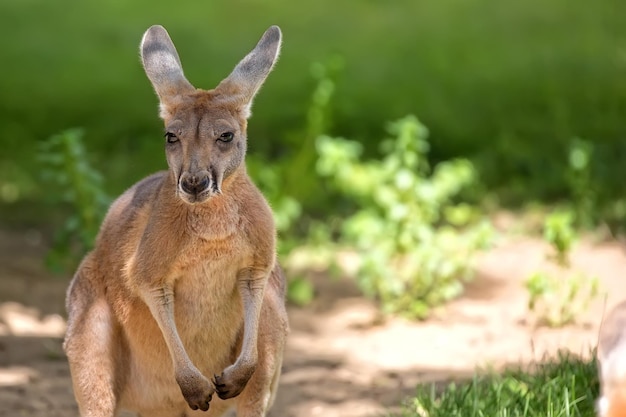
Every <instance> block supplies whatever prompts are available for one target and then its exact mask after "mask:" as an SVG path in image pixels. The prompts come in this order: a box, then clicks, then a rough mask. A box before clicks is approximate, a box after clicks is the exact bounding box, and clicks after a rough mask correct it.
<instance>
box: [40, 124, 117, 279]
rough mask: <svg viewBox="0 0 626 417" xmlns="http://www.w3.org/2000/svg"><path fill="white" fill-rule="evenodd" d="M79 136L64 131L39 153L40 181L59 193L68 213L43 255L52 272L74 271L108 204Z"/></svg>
mask: <svg viewBox="0 0 626 417" xmlns="http://www.w3.org/2000/svg"><path fill="white" fill-rule="evenodd" d="M83 135H84V132H83V131H82V130H81V129H68V130H65V131H63V132H61V133H59V134H57V135H54V136H51V137H50V138H49V139H48V140H46V141H44V142H43V143H42V144H41V147H40V150H39V155H38V156H39V159H40V161H41V163H42V177H43V181H44V182H46V183H47V184H49V185H50V186H51V187H54V188H56V189H57V190H58V191H59V200H60V202H62V203H65V204H68V205H69V206H70V210H71V214H70V215H69V216H68V218H67V220H66V221H65V223H64V224H63V226H62V227H61V228H60V229H59V230H58V231H57V233H56V235H55V237H54V241H53V246H52V249H51V250H50V252H49V253H48V255H47V259H46V261H47V263H48V266H49V267H50V268H51V269H53V270H55V271H67V270H72V269H74V268H75V267H76V265H77V263H78V260H79V259H80V258H81V257H82V256H83V255H84V254H85V252H86V251H88V250H89V249H91V247H92V246H93V243H94V239H95V237H96V234H97V233H98V228H99V227H100V222H101V221H102V218H103V217H104V214H105V212H106V209H107V207H108V204H109V202H110V199H109V197H108V196H107V195H106V193H105V192H104V190H103V188H102V176H101V175H100V173H99V172H97V171H96V170H95V169H94V168H93V167H92V166H91V165H90V164H89V161H88V158H87V154H86V152H85V149H84V147H83V142H82V141H83Z"/></svg>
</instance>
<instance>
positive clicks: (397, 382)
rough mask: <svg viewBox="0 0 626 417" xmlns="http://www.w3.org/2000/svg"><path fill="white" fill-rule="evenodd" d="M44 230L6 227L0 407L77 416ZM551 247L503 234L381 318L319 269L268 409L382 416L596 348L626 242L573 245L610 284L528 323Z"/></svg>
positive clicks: (0, 241)
mask: <svg viewBox="0 0 626 417" xmlns="http://www.w3.org/2000/svg"><path fill="white" fill-rule="evenodd" d="M42 241H43V239H42V237H41V235H40V233H38V232H37V231H34V230H32V231H26V232H21V233H16V232H8V231H1V230H0V417H4V416H6V417H18V416H27V417H44V416H45V417H76V416H78V412H77V408H76V405H75V403H74V398H73V394H72V388H71V383H70V377H69V371H68V367H67V364H66V361H65V357H64V354H63V351H62V349H61V338H62V335H63V332H64V327H65V322H64V319H63V317H64V305H63V299H64V292H65V288H66V286H67V283H68V279H69V278H68V277H55V276H52V275H50V274H49V273H47V272H46V270H45V268H44V266H43V264H42V261H41V260H42V257H43V255H44V253H45V250H46V248H45V245H44V244H43V242H42ZM546 250H547V248H546V247H545V245H544V244H543V243H542V242H540V241H539V240H537V239H530V238H527V237H517V238H506V239H501V240H500V241H499V242H498V243H497V244H496V245H495V247H494V248H493V249H491V250H489V251H488V252H486V253H485V254H483V255H482V256H480V259H478V261H477V267H478V271H479V273H478V277H477V279H476V280H475V281H474V282H473V283H471V284H470V285H468V287H467V291H466V293H465V295H464V297H463V298H461V299H459V300H457V301H455V302H453V303H452V304H450V305H449V306H448V307H446V308H445V309H442V310H441V311H438V312H437V314H436V315H435V317H434V318H432V319H430V320H428V321H426V322H422V323H411V322H408V321H405V320H402V319H392V320H381V319H380V317H379V316H378V314H377V312H376V309H375V306H374V305H373V304H372V303H371V302H370V301H368V300H365V299H363V298H362V297H360V296H359V293H358V291H357V289H356V287H355V286H354V283H353V282H352V281H350V280H348V279H329V278H327V277H326V276H324V275H323V274H319V273H313V274H312V279H313V282H314V284H315V288H316V293H317V298H316V300H315V301H314V302H313V303H312V304H311V305H309V306H307V307H305V308H299V307H293V306H291V307H290V309H289V313H290V321H291V334H290V336H289V342H288V348H287V351H286V356H285V362H284V368H283V376H282V379H281V386H280V390H279V393H278V397H277V400H276V403H275V406H274V408H273V410H272V412H271V416H273V417H279V416H281V417H313V416H321V415H323V416H325V417H340V416H341V417H363V416H375V415H380V414H382V413H384V412H385V411H388V410H390V409H394V408H397V407H398V406H399V404H400V403H401V402H402V400H403V399H404V398H406V397H407V396H409V395H411V394H412V393H413V392H414V389H415V386H416V384H417V383H420V382H431V381H445V380H449V379H450V378H464V377H467V376H469V375H470V374H471V373H472V372H473V371H474V370H475V369H477V367H478V368H490V369H491V368H498V367H500V366H504V365H506V364H511V363H519V362H528V361H531V360H535V359H541V358H542V357H544V355H545V354H547V353H554V352H556V351H557V350H559V349H568V350H570V351H572V352H574V353H581V354H584V355H588V354H589V352H590V349H591V348H592V347H593V346H595V344H596V339H597V333H598V326H599V323H600V321H601V318H602V315H603V312H604V310H605V305H606V306H609V307H610V306H611V305H613V304H615V303H616V302H617V301H619V300H620V299H623V298H626V285H624V281H625V277H624V276H625V273H626V252H625V246H624V245H622V244H619V243H617V242H613V243H592V242H590V241H584V242H582V243H580V244H579V245H578V246H577V248H576V249H575V251H574V256H573V262H574V266H575V267H576V268H580V269H581V270H583V271H585V272H587V273H590V274H594V275H596V276H598V277H599V278H600V281H601V289H602V292H603V293H605V294H607V295H606V297H599V298H598V299H597V300H596V301H595V302H594V303H593V304H592V305H591V308H590V310H589V311H588V313H586V314H585V315H584V316H582V317H581V320H580V323H579V324H578V325H576V326H568V327H565V328H562V329H556V330H551V329H545V328H543V329H535V328H533V326H531V325H530V324H529V320H528V317H527V311H526V302H527V298H526V292H525V290H523V281H524V280H525V279H526V278H527V277H528V276H529V275H530V274H531V273H532V272H534V271H536V270H538V269H539V268H541V267H544V266H545V265H546V261H545V254H546ZM564 279H565V277H564Z"/></svg>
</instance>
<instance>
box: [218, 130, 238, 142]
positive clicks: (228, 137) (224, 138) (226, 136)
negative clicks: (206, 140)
mask: <svg viewBox="0 0 626 417" xmlns="http://www.w3.org/2000/svg"><path fill="white" fill-rule="evenodd" d="M234 137H235V134H234V133H233V132H224V133H222V134H221V135H220V137H219V138H217V140H219V141H220V142H231V141H232V140H233V138H234Z"/></svg>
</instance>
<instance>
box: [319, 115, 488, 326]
mask: <svg viewBox="0 0 626 417" xmlns="http://www.w3.org/2000/svg"><path fill="white" fill-rule="evenodd" d="M388 130H389V133H390V134H391V135H392V138H390V139H387V140H385V141H384V142H383V143H382V151H383V157H382V159H381V160H378V161H367V162H366V161H361V160H360V157H361V153H362V147H361V145H360V144H359V143H358V142H354V141H349V140H345V139H337V138H330V137H327V136H321V137H319V138H318V140H317V149H318V153H319V159H318V162H317V171H318V173H319V174H320V175H321V176H322V177H324V178H327V179H328V180H329V181H330V182H331V183H332V184H333V185H334V186H335V187H336V188H337V189H338V190H339V192H340V193H343V194H345V195H346V196H348V197H350V198H351V199H352V200H353V201H354V203H355V204H356V207H357V211H356V213H355V214H354V215H352V216H350V217H348V218H347V219H345V221H344V222H343V226H342V228H341V237H342V239H343V241H344V242H345V243H347V244H349V245H353V246H355V247H356V248H357V249H358V250H359V252H360V254H361V264H360V267H359V271H358V283H359V286H360V287H361V289H362V290H363V291H364V293H365V294H366V295H368V296H371V297H375V298H376V299H378V300H379V301H380V302H381V304H382V308H383V311H384V312H386V313H399V314H402V315H407V316H409V317H413V318H424V317H426V316H427V315H428V314H429V312H430V310H431V307H433V306H437V305H439V304H441V303H444V302H446V301H448V300H451V299H452V298H454V297H457V296H458V295H459V294H461V292H462V290H463V282H464V281H466V280H468V279H470V278H471V277H472V272H473V271H472V268H471V265H470V260H471V257H472V255H473V254H474V253H475V252H476V250H478V249H479V248H481V247H482V246H483V245H484V244H485V242H486V240H487V237H488V235H489V233H488V231H489V230H490V229H489V228H488V227H485V225H484V224H483V225H479V226H471V222H472V220H474V217H475V216H474V212H473V210H472V209H471V208H470V207H469V206H467V205H465V204H459V203H457V202H456V201H455V198H456V197H457V196H458V195H459V193H460V192H461V191H463V190H464V189H466V188H468V187H471V186H472V185H473V184H474V183H475V182H476V174H475V171H474V167H473V166H472V164H471V163H470V162H469V161H467V160H464V159H457V160H452V161H447V162H443V163H440V164H439V165H437V166H436V167H435V168H434V169H431V167H430V165H429V163H428V160H427V157H426V156H427V153H428V149H429V143H428V141H427V140H426V138H427V133H428V132H427V130H426V128H425V127H424V126H423V125H422V124H421V123H420V122H419V121H418V120H417V119H416V118H415V117H413V116H408V117H405V118H403V119H401V120H398V121H396V122H394V123H391V124H390V125H389V128H388Z"/></svg>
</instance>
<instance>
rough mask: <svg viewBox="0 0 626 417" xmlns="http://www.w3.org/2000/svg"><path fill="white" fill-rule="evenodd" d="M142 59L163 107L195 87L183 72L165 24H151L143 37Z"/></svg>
mask: <svg viewBox="0 0 626 417" xmlns="http://www.w3.org/2000/svg"><path fill="white" fill-rule="evenodd" d="M141 61H142V63H143V68H144V70H145V71H146V74H147V75H148V78H149V79H150V81H151V82H152V86H153V87H154V90H155V91H156V93H157V95H158V96H159V99H160V101H161V108H162V109H163V107H164V106H167V105H168V103H171V102H172V101H173V100H175V99H176V97H177V96H179V95H181V94H184V93H188V92H191V91H193V90H195V88H194V87H193V86H192V85H191V84H190V83H189V81H187V79H186V78H185V75H184V74H183V68H182V66H181V64H180V58H179V57H178V52H176V48H175V47H174V43H172V39H170V36H169V35H168V33H167V31H166V30H165V28H164V27H163V26H159V25H155V26H151V27H150V28H149V29H148V30H147V31H146V33H144V35H143V38H142V39H141Z"/></svg>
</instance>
